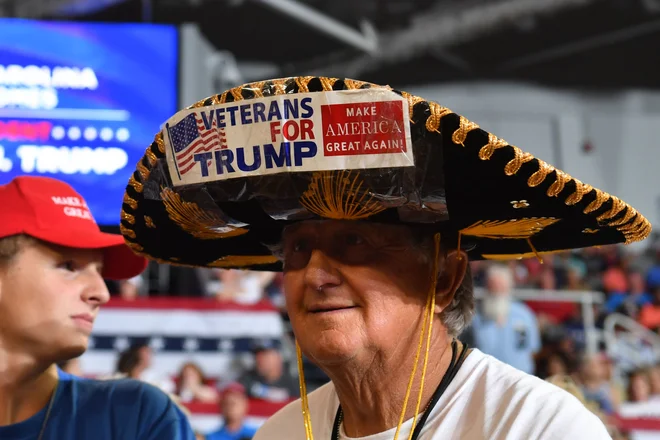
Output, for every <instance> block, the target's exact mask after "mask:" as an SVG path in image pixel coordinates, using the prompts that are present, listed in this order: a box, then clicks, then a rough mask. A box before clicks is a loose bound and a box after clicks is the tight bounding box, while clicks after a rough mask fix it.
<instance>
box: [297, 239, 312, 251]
mask: <svg viewBox="0 0 660 440" xmlns="http://www.w3.org/2000/svg"><path fill="white" fill-rule="evenodd" d="M307 250H309V242H308V241H307V240H297V241H295V242H294V243H293V251H294V252H305V251H307Z"/></svg>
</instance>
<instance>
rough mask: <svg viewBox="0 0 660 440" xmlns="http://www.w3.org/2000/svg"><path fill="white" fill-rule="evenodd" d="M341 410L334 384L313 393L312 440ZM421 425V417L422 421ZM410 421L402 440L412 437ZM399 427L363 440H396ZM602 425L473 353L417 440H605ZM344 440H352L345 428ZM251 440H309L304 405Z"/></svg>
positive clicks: (324, 437)
mask: <svg viewBox="0 0 660 440" xmlns="http://www.w3.org/2000/svg"><path fill="white" fill-rule="evenodd" d="M338 407H339V399H338V398H337V394H336V393H335V389H334V385H333V384H332V383H328V384H326V385H324V386H322V387H321V388H319V389H317V390H316V391H314V392H312V393H310V394H309V411H310V414H311V418H312V429H313V433H314V440H331V439H330V437H331V435H332V428H333V423H334V421H335V416H336V414H337V408H338ZM418 420H419V418H418ZM411 427H412V419H411V420H408V421H407V422H405V423H404V425H403V426H402V429H401V431H400V432H399V439H401V440H404V439H407V438H408V435H409V434H410V428H411ZM395 431H396V427H395V428H392V429H390V430H388V431H385V432H381V433H379V434H374V435H370V436H368V437H361V438H360V440H392V439H393V438H394V432H395ZM610 438H611V437H610V436H609V434H608V433H607V430H606V428H605V426H604V425H603V423H602V422H601V421H600V419H599V418H598V417H596V415H594V414H593V413H592V412H591V411H589V410H588V409H587V408H585V406H584V405H583V404H582V403H581V402H580V401H579V400H578V399H577V398H576V397H574V396H573V395H571V394H569V393H568V392H566V391H564V390H562V389H560V388H559V387H557V386H555V385H552V384H550V383H548V382H545V381H543V380H541V379H539V378H537V377H534V376H531V375H528V374H526V373H523V372H522V371H519V370H516V369H515V368H513V367H511V366H509V365H507V364H504V363H502V362H500V361H498V360H497V359H495V358H494V357H492V356H488V355H485V354H484V353H482V352H480V351H479V350H472V352H471V353H470V354H469V355H468V356H467V358H466V359H465V361H464V363H463V365H462V366H461V368H460V369H459V370H458V372H457V374H456V376H455V377H454V379H453V380H452V382H451V383H450V384H449V387H448V388H447V389H446V390H445V392H444V394H443V395H442V397H441V398H440V400H439V401H438V403H437V404H436V405H435V407H434V408H433V410H432V411H431V414H430V415H429V417H428V419H427V421H426V423H425V424H424V428H423V429H422V431H421V433H420V436H419V438H418V440H447V439H456V440H499V439H507V440H514V439H520V440H532V439H534V440H551V439H552V440H564V439H577V440H586V439H589V440H601V439H610ZM340 439H341V440H348V439H349V437H347V436H346V435H345V434H344V430H343V425H342V428H341V429H340ZM253 440H305V427H304V425H303V417H302V411H301V404H300V400H297V401H295V402H293V403H291V404H289V405H287V406H286V407H284V408H282V409H281V410H280V411H279V412H277V413H276V414H275V415H274V416H272V417H271V418H270V419H268V420H267V421H266V422H265V423H264V425H263V426H262V427H261V428H260V429H259V431H257V434H256V436H255V437H254V439H253Z"/></svg>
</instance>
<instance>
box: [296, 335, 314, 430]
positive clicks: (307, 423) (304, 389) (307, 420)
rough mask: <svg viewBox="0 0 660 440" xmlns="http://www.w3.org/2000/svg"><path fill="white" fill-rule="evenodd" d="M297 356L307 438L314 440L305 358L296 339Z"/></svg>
mask: <svg viewBox="0 0 660 440" xmlns="http://www.w3.org/2000/svg"><path fill="white" fill-rule="evenodd" d="M296 357H297V358H298V377H299V378H300V401H301V402H302V413H303V420H304V423H305V436H306V439H307V440H314V433H313V432H312V417H311V416H310V414H309V402H308V400H307V386H306V385H305V373H304V371H303V359H302V351H301V350H300V345H298V341H296Z"/></svg>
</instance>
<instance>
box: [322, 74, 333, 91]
mask: <svg viewBox="0 0 660 440" xmlns="http://www.w3.org/2000/svg"><path fill="white" fill-rule="evenodd" d="M319 80H320V81H321V86H322V87H323V91H324V92H331V91H332V88H333V87H334V85H335V83H336V82H337V78H326V77H324V76H322V77H320V78H319Z"/></svg>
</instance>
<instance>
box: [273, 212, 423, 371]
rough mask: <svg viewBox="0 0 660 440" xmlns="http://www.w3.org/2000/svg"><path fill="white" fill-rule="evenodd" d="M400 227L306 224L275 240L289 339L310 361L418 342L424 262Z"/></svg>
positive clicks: (327, 361) (336, 359) (333, 359)
mask: <svg viewBox="0 0 660 440" xmlns="http://www.w3.org/2000/svg"><path fill="white" fill-rule="evenodd" d="M411 243H413V239H412V235H411V231H410V230H409V229H408V228H406V227H403V226H392V225H379V224H374V223H366V222H365V223H362V222H349V221H309V222H302V223H299V224H296V225H294V226H291V227H289V228H287V230H286V231H285V232H284V236H283V251H282V253H283V258H284V266H285V268H284V292H285V297H286V305H287V311H288V313H289V317H290V319H291V324H292V325H293V329H294V332H295V334H296V339H297V341H298V343H299V344H300V346H301V348H302V349H303V351H304V352H305V353H306V354H307V355H308V356H310V357H311V358H313V359H314V360H315V361H316V362H317V363H321V364H324V363H325V364H332V363H337V362H343V361H346V360H348V359H351V358H353V357H355V356H359V355H361V354H367V355H368V353H369V352H375V351H391V350H394V349H396V345H397V344H400V343H401V341H402V339H399V338H397V337H394V336H393V335H397V336H401V337H402V338H403V340H405V339H406V337H408V336H410V337H411V341H412V339H413V338H414V337H418V334H417V333H416V332H413V331H412V329H413V328H415V326H416V325H417V324H418V322H419V321H420V317H421V316H422V312H423V310H424V305H425V302H426V298H427V295H428V289H429V288H430V286H431V278H432V277H431V270H430V267H431V265H430V263H429V261H428V259H425V258H423V254H422V253H421V252H420V251H419V250H418V249H414V248H413V247H412V246H411Z"/></svg>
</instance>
